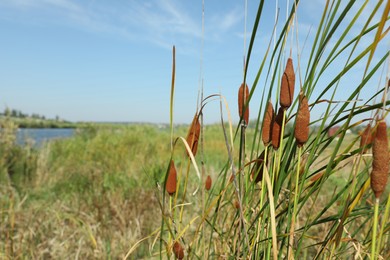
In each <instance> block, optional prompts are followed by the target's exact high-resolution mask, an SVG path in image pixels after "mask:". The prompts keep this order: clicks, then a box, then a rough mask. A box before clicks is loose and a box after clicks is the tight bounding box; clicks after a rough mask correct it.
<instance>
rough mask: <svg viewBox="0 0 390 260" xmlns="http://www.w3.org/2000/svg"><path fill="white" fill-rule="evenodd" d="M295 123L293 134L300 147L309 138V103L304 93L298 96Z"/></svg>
mask: <svg viewBox="0 0 390 260" xmlns="http://www.w3.org/2000/svg"><path fill="white" fill-rule="evenodd" d="M296 120H297V121H296V123H295V130H294V136H295V139H296V140H297V144H298V147H302V146H303V145H304V144H305V143H306V142H307V140H308V139H309V124H310V110H309V103H308V100H307V98H306V96H305V95H303V94H301V95H300V98H299V108H298V113H297V119H296Z"/></svg>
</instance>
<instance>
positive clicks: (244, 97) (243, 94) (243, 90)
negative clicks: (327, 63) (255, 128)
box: [238, 83, 249, 125]
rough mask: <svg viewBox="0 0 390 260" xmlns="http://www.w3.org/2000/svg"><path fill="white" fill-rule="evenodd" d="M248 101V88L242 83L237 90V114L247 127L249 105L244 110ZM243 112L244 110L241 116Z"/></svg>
mask: <svg viewBox="0 0 390 260" xmlns="http://www.w3.org/2000/svg"><path fill="white" fill-rule="evenodd" d="M248 99H249V88H248V85H247V84H245V86H244V83H243V84H241V86H240V88H239V90H238V114H239V116H240V118H242V119H243V120H244V121H245V124H246V125H248V123H249V104H248V105H247V107H246V108H245V105H246V104H247V102H248ZM244 110H245V114H244V115H243V112H244Z"/></svg>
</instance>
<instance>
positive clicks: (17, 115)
mask: <svg viewBox="0 0 390 260" xmlns="http://www.w3.org/2000/svg"><path fill="white" fill-rule="evenodd" d="M0 115H2V116H8V117H14V118H33V119H41V120H46V117H45V116H43V115H40V114H37V113H32V114H31V115H29V114H26V113H23V112H22V111H20V110H17V109H10V108H8V107H6V108H5V109H4V112H3V113H1V112H0ZM55 120H56V121H60V117H59V116H56V117H55Z"/></svg>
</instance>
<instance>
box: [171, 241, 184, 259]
mask: <svg viewBox="0 0 390 260" xmlns="http://www.w3.org/2000/svg"><path fill="white" fill-rule="evenodd" d="M173 253H174V254H175V256H176V258H177V259H183V258H184V249H183V246H182V245H181V244H180V243H179V242H177V241H176V242H175V243H174V244H173Z"/></svg>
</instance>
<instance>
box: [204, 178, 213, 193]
mask: <svg viewBox="0 0 390 260" xmlns="http://www.w3.org/2000/svg"><path fill="white" fill-rule="evenodd" d="M211 185H212V180H211V177H210V175H207V178H206V183H205V189H206V190H210V189H211Z"/></svg>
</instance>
